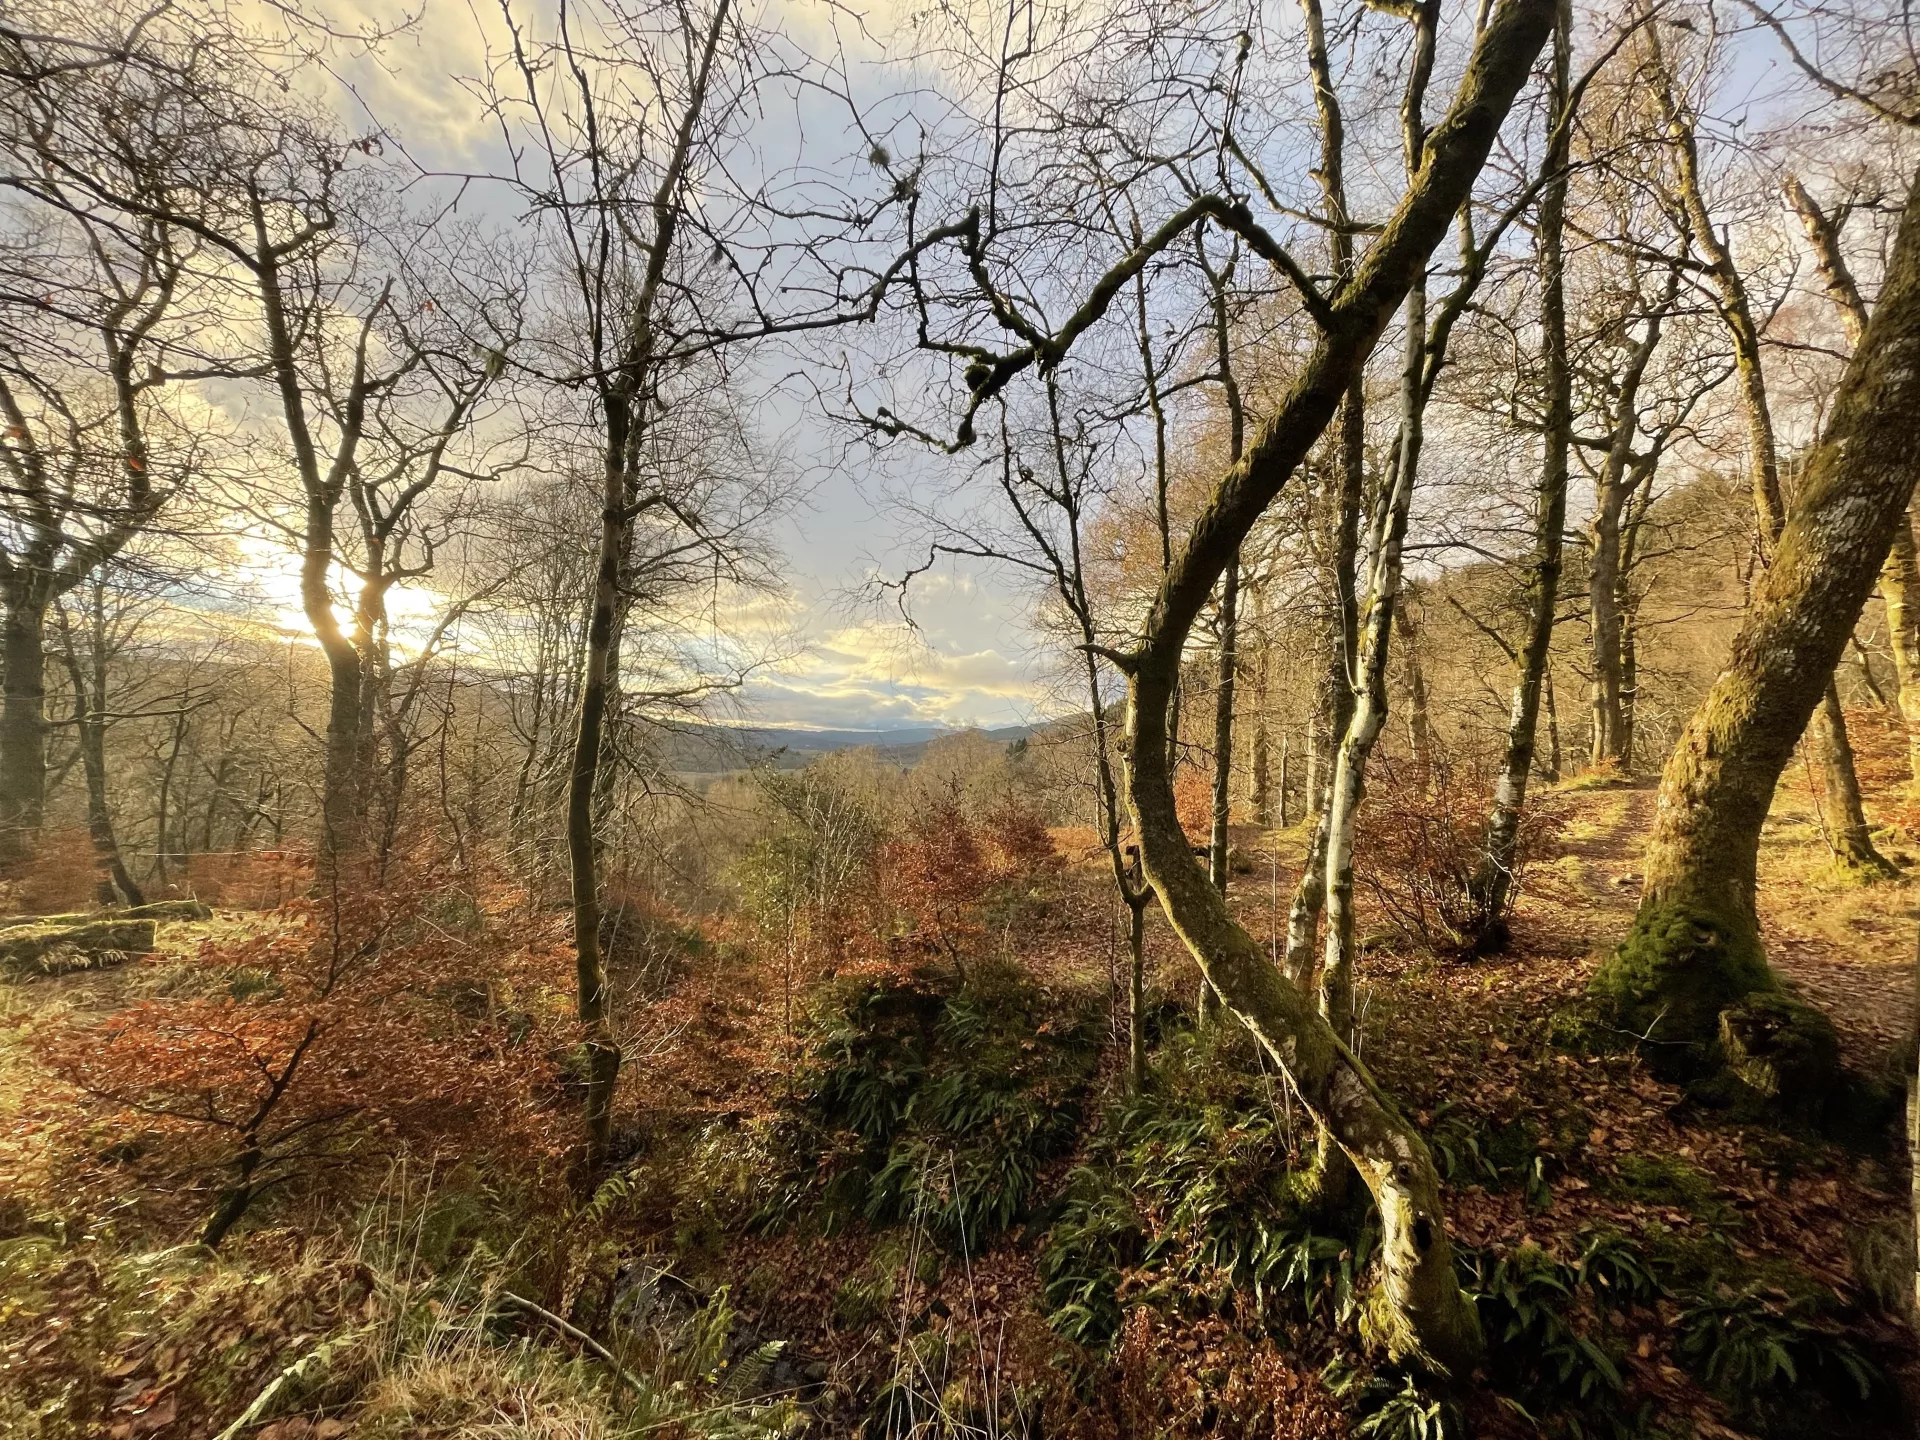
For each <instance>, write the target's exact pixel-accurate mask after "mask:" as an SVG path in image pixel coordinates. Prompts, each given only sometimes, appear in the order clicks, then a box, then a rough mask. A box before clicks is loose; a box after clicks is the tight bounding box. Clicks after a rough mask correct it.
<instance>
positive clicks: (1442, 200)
mask: <svg viewBox="0 0 1920 1440" xmlns="http://www.w3.org/2000/svg"><path fill="white" fill-rule="evenodd" d="M1554 8H1555V7H1554V4H1553V0H1504V3H1502V4H1501V5H1500V6H1499V7H1498V8H1497V10H1496V11H1495V13H1494V15H1493V18H1492V20H1491V22H1490V23H1489V25H1488V26H1487V28H1486V29H1485V31H1484V32H1483V33H1482V34H1481V36H1480V38H1479V41H1478V43H1477V44H1476V46H1475V49H1474V54H1473V57H1472V59H1471V60H1470V61H1469V63H1468V66H1467V70H1466V73H1465V74H1464V76H1463V77H1462V80H1461V85H1460V91H1459V98H1458V99H1457V101H1456V103H1455V105H1454V107H1453V109H1452V111H1451V112H1450V113H1449V115H1448V116H1447V118H1446V119H1445V120H1444V121H1443V122H1442V123H1441V125H1440V126H1439V127H1438V128H1437V129H1436V130H1435V131H1434V132H1433V135H1432V138H1431V143H1430V145H1429V147H1428V152H1427V163H1426V164H1425V165H1423V166H1422V167H1420V169H1419V170H1418V172H1417V173H1416V174H1415V176H1414V178H1413V180H1412V181H1411V182H1410V184H1409V189H1408V193H1407V195H1406V196H1405V197H1404V198H1403V199H1402V200H1401V202H1400V205H1399V206H1398V207H1397V208H1396V211H1395V213H1394V215H1393V217H1392V218H1391V219H1390V220H1389V221H1388V223H1387V225H1386V228H1385V230H1384V231H1383V232H1382V234H1381V236H1380V238H1379V239H1378V240H1377V241H1376V242H1375V243H1374V245H1373V246H1372V247H1371V248H1370V249H1369V250H1368V251H1367V253H1366V256H1365V257H1364V258H1363V259H1362V260H1361V261H1360V262H1359V264H1358V266H1357V267H1356V270H1355V272H1354V275H1353V277H1352V279H1351V280H1350V281H1349V282H1348V284H1347V285H1345V286H1344V287H1342V289H1341V291H1340V293H1339V296H1338V298H1337V299H1336V300H1335V301H1334V302H1333V314H1332V316H1331V317H1330V323H1329V324H1328V325H1327V327H1326V329H1325V331H1324V333H1323V336H1322V338H1321V341H1320V343H1319V344H1318V346H1317V347H1316V348H1315V350H1314V352H1313V354H1312V355H1311V356H1310V357H1309V358H1308V359H1307V361H1306V362H1305V364H1304V365H1303V366H1302V368H1301V369H1300V371H1299V372H1298V374H1297V376H1296V378H1295V380H1294V381H1293V383H1292V385H1291V387H1290V388H1289V390H1288V391H1287V393H1286V395H1285V396H1284V398H1283V399H1282V400H1281V401H1280V402H1279V404H1278V405H1277V407H1276V409H1275V411H1274V413H1273V414H1272V415H1271V416H1270V417H1269V418H1268V419H1267V420H1266V421H1265V422H1264V423H1263V424H1262V425H1261V426H1260V428H1259V432H1258V434H1257V435H1256V437H1255V438H1254V440H1253V442H1252V444H1250V445H1249V447H1248V450H1247V454H1246V456H1245V457H1244V458H1243V460H1242V461H1241V463H1240V464H1239V465H1237V466H1235V467H1233V468H1232V469H1231V470H1229V471H1228V472H1227V473H1226V474H1225V475H1224V476H1222V477H1221V479H1220V481H1219V482H1218V484H1217V486H1216V487H1215V489H1214V492H1213V495H1212V497H1211V498H1210V500H1209V501H1208V503H1207V505H1206V507H1205V508H1204V510H1203V511H1202V513H1201V514H1200V516H1199V517H1198V518H1197V519H1196V521H1195V522H1194V525H1193V528H1192V530H1191V531H1190V532H1189V535H1188V538H1187V541H1186V543H1185V545H1184V547H1183V549H1182V552H1181V553H1180V555H1178V556H1177V557H1176V558H1175V561H1174V564H1173V566H1172V568H1171V569H1170V570H1169V572H1168V574H1167V575H1166V577H1165V578H1164V579H1163V581H1162V583H1161V585H1160V589H1159V593H1158V594H1157V596H1156V597H1155V600H1154V603H1153V606H1152V609H1151V610H1150V611H1149V613H1148V616H1147V619H1146V622H1145V625H1144V627H1143V630H1142V633H1141V636H1140V640H1139V644H1138V648H1137V649H1136V650H1135V651H1134V652H1133V653H1132V655H1130V656H1129V657H1128V662H1127V666H1126V668H1127V670H1128V672H1129V674H1128V680H1129V685H1128V705H1127V742H1128V744H1127V759H1128V785H1127V797H1128V802H1129V804H1130V806H1131V808H1132V810H1133V815H1134V823H1135V826H1136V828H1137V831H1138V833H1139V835H1140V840H1141V851H1142V856H1143V859H1144V864H1145V871H1146V876H1147V879H1148V880H1149V881H1150V882H1151V883H1152V885H1153V887H1154V890H1155V892H1156V893H1157V894H1158V895H1159V897H1160V903H1161V908H1162V909H1163V910H1164V911H1165V913H1166V915H1167V918H1168V920H1169V922H1170V923H1171V924H1172V926H1173V928H1174V931H1175V932H1176V933H1177V934H1178V935H1179V936H1180V938H1181V940H1182V941H1183V942H1184V943H1185V944H1186V946H1187V948H1188V950H1189V951H1190V952H1191V953H1192V954H1193V955H1194V957H1195V958H1196V959H1197V960H1198V961H1199V962H1200V965H1201V967H1202V969H1203V970H1204V971H1205V972H1206V974H1207V978H1208V979H1209V981H1211V982H1212V984H1213V985H1214V988H1215V989H1216V990H1217V991H1218V992H1219V994H1220V996H1221V998H1222V999H1223V1000H1224V1001H1225V1002H1226V1004H1227V1006H1228V1007H1229V1008H1230V1009H1231V1010H1232V1011H1233V1012H1234V1014H1235V1016H1236V1017H1237V1018H1239V1019H1240V1021H1241V1022H1242V1023H1243V1024H1244V1025H1245V1026H1246V1028H1247V1029H1248V1031H1249V1032H1250V1033H1251V1034H1252V1035H1253V1037H1254V1039H1255V1041H1256V1043H1258V1044H1259V1045H1260V1046H1261V1048H1262V1049H1263V1050H1265V1051H1266V1053H1267V1054H1268V1055H1269V1056H1270V1057H1271V1058H1272V1059H1273V1060H1274V1062H1275V1063H1276V1064H1277V1065H1279V1066H1280V1067H1281V1068H1282V1069H1283V1070H1284V1071H1285V1072H1286V1074H1287V1076H1288V1078H1289V1079H1290V1081H1291V1082H1292V1084H1293V1086H1294V1089H1295V1092H1296V1093H1297V1094H1298V1095H1299V1096H1300V1098H1301V1100H1302V1102H1303V1103H1304V1104H1305V1106H1306V1107H1307V1108H1308V1110H1309V1111H1310V1112H1311V1113H1312V1115H1313V1117H1314V1119H1315V1120H1316V1121H1317V1122H1319V1123H1320V1124H1323V1125H1324V1126H1325V1127H1326V1128H1327V1130H1328V1131H1329V1132H1330V1133H1331V1135H1332V1136H1333V1137H1334V1139H1335V1140H1336V1141H1337V1143H1338V1144H1339V1146H1340V1147H1341V1150H1342V1151H1343V1152H1344V1153H1345V1154H1346V1155H1348V1156H1349V1157H1350V1158H1351V1159H1352V1161H1353V1163H1354V1165H1355V1167H1356V1168H1357V1170H1358V1171H1359V1173H1360V1175H1361V1177H1362V1178H1363V1180H1364V1181H1365V1183H1366V1185H1367V1187H1368V1189H1369V1190H1370V1191H1371V1192H1372V1195H1373V1199H1374V1202H1375V1205H1376V1206H1377V1207H1378V1210H1379V1214H1380V1221H1381V1232H1382V1243H1381V1250H1380V1261H1381V1265H1380V1268H1381V1291H1380V1294H1379V1295H1378V1297H1377V1303H1376V1304H1374V1305H1373V1306H1371V1307H1370V1309H1369V1320H1370V1326H1369V1328H1370V1331H1371V1335H1372V1338H1373V1339H1374V1340H1375V1341H1376V1342H1377V1343H1379V1344H1381V1345H1382V1346H1383V1348H1385V1349H1386V1350H1387V1351H1388V1352H1389V1353H1392V1354H1397V1355H1408V1354H1413V1355H1419V1356H1422V1357H1424V1358H1426V1359H1427V1360H1429V1361H1430V1362H1432V1363H1434V1364H1437V1365H1439V1366H1441V1367H1443V1368H1445V1369H1447V1370H1450V1371H1452V1372H1453V1373H1455V1374H1458V1375H1460V1376H1462V1377H1464V1376H1465V1375H1466V1374H1467V1373H1468V1371H1469V1370H1470V1369H1471V1367H1472V1364H1473V1362H1474V1361H1475V1359H1476V1358H1477V1357H1478V1356H1479V1354H1480V1351H1481V1344H1482V1342H1481V1336H1480V1327H1479V1322H1478V1319H1477V1317H1476V1316H1475V1314H1474V1311H1473V1308H1472V1307H1471V1305H1469V1304H1468V1303H1467V1301H1466V1300H1465V1299H1464V1297H1463V1296H1462V1295H1461V1293H1460V1288H1459V1284H1458V1281H1457V1280H1456V1278H1455V1276H1454V1272H1453V1257H1452V1247H1451V1245H1450V1243H1449V1242H1448V1239H1447V1234H1446V1229H1445V1224H1444V1219H1443V1216H1442V1214H1441V1209H1440V1187H1439V1180H1438V1178H1437V1176H1436V1175H1435V1173H1434V1169H1433V1162H1432V1157H1431V1156H1430V1155H1429V1154H1428V1152H1427V1148H1426V1145H1425V1143H1424V1142H1423V1141H1422V1140H1421V1138H1420V1134H1419V1132H1418V1130H1416V1129H1415V1128H1414V1127H1413V1126H1412V1125H1411V1124H1410V1123H1409V1122H1408V1121H1407V1120H1406V1119H1405V1118H1404V1117H1403V1116H1401V1115H1400V1113H1399V1112H1398V1111H1397V1110H1396V1109H1395V1108H1394V1106H1393V1105H1392V1103H1391V1102H1390V1101H1389V1100H1387V1098H1386V1097H1385V1095H1384V1094H1382V1092H1381V1091H1380V1090H1379V1089H1378V1087H1377V1086H1375V1084H1374V1083H1373V1080H1372V1078H1371V1076H1369V1075H1368V1073H1367V1071H1366V1070H1365V1069H1364V1067H1362V1066H1361V1065H1360V1064H1359V1063H1358V1062H1357V1061H1356V1060H1354V1058H1353V1056H1352V1054H1351V1052H1350V1051H1349V1050H1348V1049H1347V1048H1346V1046H1345V1045H1344V1044H1343V1043H1342V1042H1341V1040H1340V1038H1339V1037H1338V1035H1336V1034H1335V1033H1334V1030H1333V1028H1332V1027H1331V1026H1330V1025H1328V1024H1327V1023H1326V1021H1325V1020H1324V1019H1323V1018H1322V1017H1321V1016H1320V1015H1319V1014H1318V1013H1317V1011H1316V1008H1315V1007H1314V1006H1313V1005H1312V1004H1310V1003H1309V1002H1308V1001H1307V999H1306V996H1305V995H1304V994H1303V992H1302V991H1301V990H1300V989H1298V988H1297V987H1296V986H1294V985H1292V984H1291V983H1289V981H1288V980H1287V979H1286V977H1285V976H1284V975H1283V974H1282V973H1281V972H1280V971H1279V970H1277V969H1276V968H1275V967H1274V965H1273V964H1272V962H1271V960H1270V958H1269V957H1268V955H1267V953H1266V950H1265V948H1264V947H1263V946H1261V945H1260V944H1259V942H1257V941H1256V940H1255V939H1254V938H1253V937H1252V936H1251V935H1249V934H1248V933H1247V932H1246V931H1245V930H1243V929H1241V927H1240V926H1239V925H1238V924H1236V923H1235V922H1234V920H1233V918H1232V917H1231V915H1230V914H1229V913H1228V911H1227V908H1226V901H1225V898H1224V897H1223V896H1222V895H1221V894H1220V892H1219V891H1218V890H1216V889H1215V888H1214V887H1213V885H1212V884H1211V883H1210V882H1209V880H1208V877H1207V875H1206V872H1205V871H1204V870H1202V869H1201V868H1200V867H1199V866H1198V865H1197V864H1196V863H1195V862H1194V858H1193V855H1192V853H1191V851H1190V850H1189V848H1188V845H1187V841H1186V837H1185V835H1184V833H1183V832H1182V830H1181V828H1180V820H1179V814H1178V810H1177V807H1176V805H1175V801H1174V795H1173V774H1172V770H1171V767H1170V765H1169V763H1168V756H1167V743H1166V742H1167V734H1166V732H1167V718H1168V710H1169V707H1170V705H1171V702H1172V699H1173V688H1174V685H1175V683H1176V681H1177V679H1178V675H1179V666H1180V657H1181V654H1182V652H1183V651H1184V649H1185V647H1186V643H1187V639H1188V637H1189V636H1190V635H1191V633H1192V629H1193V624H1194V621H1195V619H1196V618H1197V617H1198V615H1199V614H1200V611H1201V609H1202V608H1203V607H1204V606H1205V604H1206V603H1207V599H1208V597H1209V596H1210V595H1211V594H1212V592H1213V589H1214V586H1215V584H1216V583H1217V581H1218V580H1219V578H1220V576H1221V575H1222V574H1223V573H1224V572H1225V570H1226V567H1227V565H1228V564H1229V563H1230V562H1231V560H1232V558H1233V556H1234V554H1235V553H1236V552H1237V551H1238V550H1239V548H1240V546H1241V544H1242V543H1244V541H1245V539H1246V537H1247V535H1248V533H1249V531H1251V529H1252V528H1253V526H1254V524H1255V522H1256V521H1257V520H1258V519H1259V518H1260V516H1261V515H1263V514H1264V513H1265V512H1266V511H1267V509H1268V508H1269V507H1270V506H1271V505H1272V503H1273V501H1274V499H1275V498H1276V497H1277V496H1278V495H1279V493H1280V491H1281V489H1282V487H1283V486H1284V485H1285V484H1286V482H1287V481H1288V479H1289V478H1290V477H1291V476H1292V475H1293V473H1294V472H1295V470H1296V469H1297V467H1298V466H1299V465H1300V463H1301V462H1302V460H1303V459H1304V458H1305V457H1306V455H1307V453H1308V451H1309V450H1310V449H1311V447H1312V446H1313V445H1314V444H1315V443H1316V442H1317V441H1318V440H1319V438H1320V436H1321V435H1322V434H1323V433H1324V431H1325V429H1326V427H1327V425H1328V424H1329V423H1330V422H1331V421H1332V419H1333V416H1334V414H1335V411H1336V410H1337V408H1338V407H1339V404H1340V401H1341V399H1342V397H1343V396H1344V395H1345V393H1346V392H1347V390H1348V387H1349V386H1350V385H1351V384H1352V383H1353V382H1354V380H1355V379H1356V378H1357V377H1358V376H1359V374H1360V372H1361V369H1362V367H1363V366H1364V364H1365V362H1366V358H1367V355H1368V353H1369V352H1370V351H1371V350H1372V349H1373V347H1374V345H1375V344H1376V343H1377V341H1378V339H1379V336H1380V333H1381V331H1382V329H1383V328H1384V327H1385V325H1386V324H1387V322H1388V320H1389V318H1390V316H1391V314H1392V312H1393V310H1394V309H1395V308H1397V307H1398V306H1399V304H1400V303H1401V301H1402V300H1403V299H1404V298H1405V297H1406V295H1407V293H1408V291H1409V290H1410V289H1411V287H1412V286H1413V284H1414V283H1415V280H1416V278H1417V277H1418V276H1419V275H1420V274H1422V273H1423V272H1424V268H1425V266H1426V263H1427V257H1428V256H1429V255H1430V254H1431V253H1432V251H1433V248H1434V247H1435V246H1436V245H1437V244H1438V243H1439V241H1440V240H1441V238H1442V236H1443V235H1444V234H1445V233H1446V231H1447V228H1448V227H1449V226H1450V224H1451V223H1452V220H1453V217H1454V215H1455V214H1456V213H1457V212H1458V210H1459V207H1460V206H1461V205H1462V204H1463V203H1465V201H1466V199H1467V196H1468V194H1469V192H1470V190H1471V187H1472V184H1473V179H1474V177H1475V176H1476V175H1477V174H1478V173H1479V170H1480V167H1481V165H1482V164H1483V163H1484V161H1485V159H1486V155H1487V152H1488V150H1489V149H1490V147H1491V146H1492V143H1493V139H1494V135H1495V134H1496V132H1497V131H1498V129H1499V127H1500V125H1501V124H1502V123H1503V121H1504V119H1505V117H1506V115H1507V112H1508V110H1509V108H1510V107H1511V105H1512V103H1513V98H1514V96H1515V95H1516V94H1517V93H1518V91H1519V89H1520V86H1521V85H1522V84H1523V83H1524V81H1525V79H1526V77H1527V73H1528V71H1529V70H1530V68H1531V66H1532V64H1533V59H1534V57H1535V56H1536V55H1537V54H1538V53H1539V51H1540V47H1541V45H1542V44H1543V43H1544V42H1545V40H1546V38H1547V32H1548V31H1549V29H1550V28H1551V27H1552V23H1553V15H1554Z"/></svg>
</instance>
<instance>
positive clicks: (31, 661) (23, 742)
mask: <svg viewBox="0 0 1920 1440" xmlns="http://www.w3.org/2000/svg"><path fill="white" fill-rule="evenodd" d="M47 603H48V602H47V594H46V586H45V585H44V584H42V583H39V582H38V581H37V580H36V579H35V578H32V577H29V578H26V579H23V580H21V581H19V582H17V583H15V584H14V585H12V586H9V587H8V590H7V594H6V595H5V597H4V606H5V610H4V614H0V664H4V666H5V667H6V668H5V678H4V682H0V683H3V685H4V689H0V862H11V861H18V860H24V859H25V858H26V857H27V856H29V855H31V854H32V853H33V846H34V841H35V840H36V839H37V838H38V837H39V833H40V826H41V824H42V823H43V822H44V820H45V818H46V804H47V646H46V630H47Z"/></svg>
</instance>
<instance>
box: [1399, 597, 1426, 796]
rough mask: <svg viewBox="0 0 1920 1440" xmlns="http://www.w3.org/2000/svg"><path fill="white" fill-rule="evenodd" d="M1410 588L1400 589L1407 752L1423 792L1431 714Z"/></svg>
mask: <svg viewBox="0 0 1920 1440" xmlns="http://www.w3.org/2000/svg"><path fill="white" fill-rule="evenodd" d="M1412 599H1413V591H1412V590H1411V588H1408V589H1404V590H1402V591H1401V592H1400V600H1399V603H1398V604H1397V606H1396V607H1395V608H1396V613H1397V614H1398V617H1399V625H1400V638H1401V647H1400V649H1401V654H1402V655H1403V656H1405V658H1406V664H1407V752H1408V754H1409V755H1411V756H1412V758H1413V768H1414V772H1415V774H1416V776H1417V777H1418V779H1419V782H1420V788H1421V790H1422V791H1424V790H1425V789H1426V788H1427V784H1428V781H1429V780H1430V779H1431V777H1432V775H1433V715H1432V712H1431V711H1430V710H1429V708H1428V704H1427V672H1426V671H1425V670H1423V669H1422V668H1421V666H1420V631H1419V628H1418V627H1417V625H1416V624H1415V622H1414V618H1413V612H1412V609H1411V602H1412Z"/></svg>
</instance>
